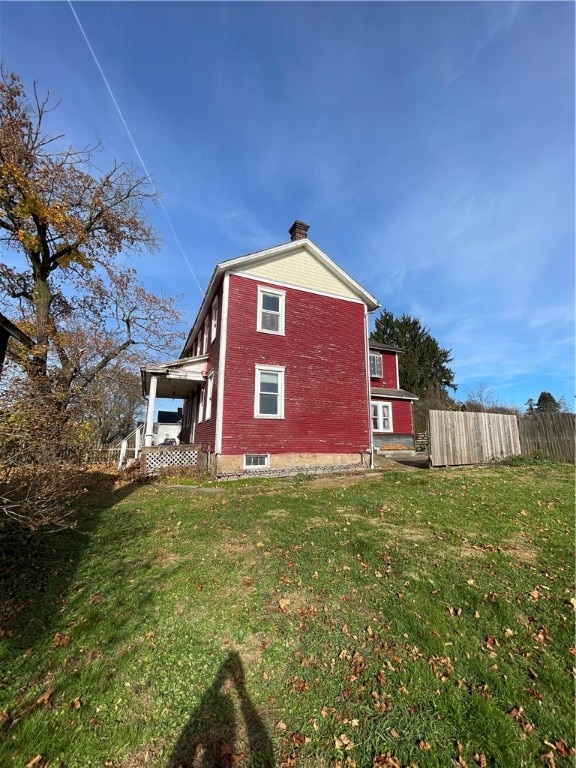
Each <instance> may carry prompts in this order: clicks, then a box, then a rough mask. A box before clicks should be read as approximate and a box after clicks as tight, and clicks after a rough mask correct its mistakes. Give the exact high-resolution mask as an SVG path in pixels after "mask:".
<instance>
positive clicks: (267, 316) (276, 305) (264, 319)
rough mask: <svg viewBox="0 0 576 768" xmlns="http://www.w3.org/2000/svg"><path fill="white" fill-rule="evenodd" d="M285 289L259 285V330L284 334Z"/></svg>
mask: <svg viewBox="0 0 576 768" xmlns="http://www.w3.org/2000/svg"><path fill="white" fill-rule="evenodd" d="M285 299H286V294H285V293H284V291H274V290H273V289H272V288H262V287H260V286H259V287H258V330H259V331H262V332H263V333H277V334H278V335H281V336H282V335H284V306H285Z"/></svg>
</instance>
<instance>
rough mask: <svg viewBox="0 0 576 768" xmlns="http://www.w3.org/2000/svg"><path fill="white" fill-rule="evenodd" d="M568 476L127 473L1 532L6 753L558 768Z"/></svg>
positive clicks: (566, 613)
mask: <svg viewBox="0 0 576 768" xmlns="http://www.w3.org/2000/svg"><path fill="white" fill-rule="evenodd" d="M573 475H574V468H573V467H571V466H568V465H560V464H556V465H555V464H551V463H547V462H534V463H530V462H528V463H525V464H521V465H520V466H498V467H483V468H475V469H459V470H452V471H444V470H442V471H439V470H434V471H428V470H420V471H412V472H408V471H383V472H376V473H371V474H369V475H366V476H358V475H352V476H345V477H317V478H294V479H290V480H260V481H256V480H254V481H249V482H248V481H238V482H230V483H221V484H214V485H213V486H211V487H208V488H201V489H198V488H194V487H179V486H176V485H174V486H166V485H162V486H161V485H140V486H134V485H128V486H124V487H120V488H117V489H113V488H108V489H107V490H106V489H102V488H101V489H100V490H99V491H98V492H97V493H96V492H95V491H91V492H89V493H88V494H87V496H86V497H85V498H84V501H83V509H82V511H81V518H80V524H79V527H78V530H75V531H64V532H60V533H51V534H49V535H47V534H45V533H38V534H24V533H21V532H20V533H19V532H17V531H15V530H11V529H7V528H5V529H3V530H0V544H1V547H2V550H1V555H2V559H1V561H0V577H1V580H0V643H1V644H2V647H1V653H0V670H1V672H0V675H1V682H0V765H1V766H15V767H19V766H22V768H24V767H25V766H28V765H29V766H32V768H41V767H42V766H46V765H49V766H50V768H74V767H75V766H80V767H82V768H84V766H111V767H112V768H138V767H139V766H150V767H157V766H161V767H162V768H176V767H177V766H183V768H200V767H201V766H203V767H207V766H212V765H219V766H232V765H234V766H249V765H250V766H255V767H256V766H266V765H278V766H285V767H286V768H294V767H295V766H302V767H303V768H304V767H305V766H306V767H308V766H334V767H335V768H336V767H337V766H342V768H344V767H347V768H353V767H354V766H357V768H372V766H377V767H379V766H396V768H398V766H402V767H404V766H412V765H414V766H420V768H425V767H426V766H438V768H446V767H447V766H448V767H450V766H453V765H456V766H458V765H460V766H466V765H468V766H469V767H470V768H472V766H477V765H480V766H482V765H487V766H501V767H502V768H516V767H517V766H518V767H519V766H542V765H545V766H548V768H551V767H552V766H556V767H557V768H559V767H560V766H568V765H573V761H574V757H573V755H571V754H570V751H571V750H572V748H573V747H574V712H573V692H574V687H573V672H572V670H573V664H574V653H575V649H574V645H575V642H574V619H573V615H574V612H573V605H574V603H573V600H572V597H573V576H574V530H573V518H574V476H573Z"/></svg>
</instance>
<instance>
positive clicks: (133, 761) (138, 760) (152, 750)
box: [107, 743, 165, 768]
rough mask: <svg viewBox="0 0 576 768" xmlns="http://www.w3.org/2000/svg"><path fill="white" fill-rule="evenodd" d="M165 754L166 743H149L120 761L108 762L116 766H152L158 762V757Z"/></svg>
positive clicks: (144, 767) (141, 767)
mask: <svg viewBox="0 0 576 768" xmlns="http://www.w3.org/2000/svg"><path fill="white" fill-rule="evenodd" d="M163 754H165V743H162V744H147V745H146V746H145V747H142V749H139V750H138V751H137V752H134V753H133V754H131V755H128V757H126V758H124V760H122V762H120V763H111V762H110V763H107V764H108V765H114V766H115V767H116V768H151V766H152V765H155V764H157V761H158V758H159V757H160V756H162V755H163Z"/></svg>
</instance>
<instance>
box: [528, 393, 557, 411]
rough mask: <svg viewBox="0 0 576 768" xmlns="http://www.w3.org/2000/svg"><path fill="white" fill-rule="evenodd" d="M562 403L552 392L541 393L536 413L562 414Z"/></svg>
mask: <svg viewBox="0 0 576 768" xmlns="http://www.w3.org/2000/svg"><path fill="white" fill-rule="evenodd" d="M560 407H561V406H560V403H559V402H558V400H556V398H555V397H554V396H553V395H551V394H550V392H540V397H539V398H538V401H537V403H536V408H535V409H534V410H535V412H536V413H560Z"/></svg>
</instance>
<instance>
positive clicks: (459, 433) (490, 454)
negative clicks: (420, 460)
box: [428, 411, 520, 467]
mask: <svg viewBox="0 0 576 768" xmlns="http://www.w3.org/2000/svg"><path fill="white" fill-rule="evenodd" d="M428 434H429V439H430V463H431V465H432V466H433V467H448V466H455V465H461V464H487V463H488V462H490V461H496V460H498V459H503V458H504V457H505V456H513V455H517V454H519V453H520V437H519V433H518V419H517V417H516V416H509V415H507V414H501V413H475V412H470V411H430V413H429V428H428Z"/></svg>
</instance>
